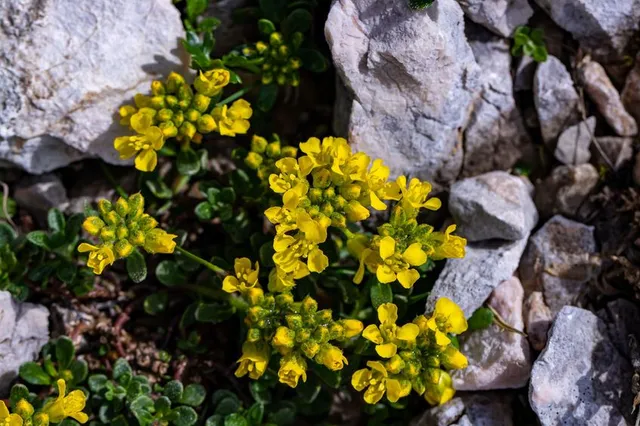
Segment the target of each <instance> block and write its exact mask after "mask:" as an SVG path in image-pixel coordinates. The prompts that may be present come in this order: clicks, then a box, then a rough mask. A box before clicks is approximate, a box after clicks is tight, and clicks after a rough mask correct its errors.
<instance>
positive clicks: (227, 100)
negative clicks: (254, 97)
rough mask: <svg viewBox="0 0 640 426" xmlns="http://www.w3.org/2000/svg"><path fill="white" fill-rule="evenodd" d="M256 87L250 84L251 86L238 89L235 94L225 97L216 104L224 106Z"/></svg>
mask: <svg viewBox="0 0 640 426" xmlns="http://www.w3.org/2000/svg"><path fill="white" fill-rule="evenodd" d="M254 87H255V85H252V86H249V87H245V88H244V89H240V90H238V91H237V92H236V93H234V94H233V95H231V96H229V97H228V98H224V99H223V100H221V101H220V102H218V103H217V104H216V106H217V107H219V106H222V105H226V104H228V103H230V102H233V101H235V100H236V99H238V98H240V97H241V96H242V95H244V94H245V93H248V92H250V91H251V90H253V88H254Z"/></svg>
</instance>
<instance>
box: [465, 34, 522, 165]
mask: <svg viewBox="0 0 640 426" xmlns="http://www.w3.org/2000/svg"><path fill="white" fill-rule="evenodd" d="M465 33H466V34H467V39H468V40H469V44H470V45H471V49H472V50H473V54H474V56H475V58H476V61H477V62H478V65H480V67H481V69H482V74H481V77H480V79H481V89H480V91H479V92H478V94H477V97H476V99H475V101H474V103H473V110H472V112H471V116H470V119H469V123H468V125H467V128H466V130H465V132H464V164H463V170H462V176H475V175H478V174H481V173H485V172H489V171H492V170H507V169H509V168H511V167H513V165H514V164H515V163H516V162H517V161H518V160H519V159H520V158H521V157H522V151H523V150H524V149H525V146H526V145H531V139H530V137H529V134H528V133H527V129H526V128H525V126H524V121H523V120H522V117H521V115H520V112H519V111H518V108H517V107H516V102H515V100H514V98H513V83H512V78H511V58H512V57H511V53H510V51H509V43H508V42H507V41H506V40H505V39H502V38H500V37H497V36H495V35H493V34H491V33H490V32H488V31H487V30H485V29H483V28H481V27H479V26H478V25H475V24H473V23H471V24H469V25H467V28H466V31H465Z"/></svg>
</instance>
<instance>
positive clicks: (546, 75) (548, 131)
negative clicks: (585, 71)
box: [533, 56, 580, 147]
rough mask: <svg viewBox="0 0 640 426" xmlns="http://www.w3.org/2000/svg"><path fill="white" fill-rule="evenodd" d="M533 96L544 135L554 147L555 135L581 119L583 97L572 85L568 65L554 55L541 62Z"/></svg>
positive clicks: (547, 141)
mask: <svg viewBox="0 0 640 426" xmlns="http://www.w3.org/2000/svg"><path fill="white" fill-rule="evenodd" d="M533 95H534V98H533V100H534V102H535V105H536V111H537V112H538V119H539V121H540V130H541V131H542V138H543V139H544V141H545V143H546V144H547V145H549V146H550V147H555V142H556V138H557V137H558V135H560V133H561V132H562V131H563V130H564V129H566V128H567V127H569V126H572V125H574V124H576V123H577V122H578V121H579V120H580V114H579V110H578V103H579V101H580V97H579V96H578V93H577V92H576V89H575V88H574V87H573V80H571V75H570V74H569V71H567V68H566V67H565V66H564V65H563V64H562V62H560V60H559V59H558V58H556V57H555V56H549V58H548V59H547V60H546V61H545V62H543V63H541V64H539V65H538V69H537V70H536V74H535V77H534V80H533Z"/></svg>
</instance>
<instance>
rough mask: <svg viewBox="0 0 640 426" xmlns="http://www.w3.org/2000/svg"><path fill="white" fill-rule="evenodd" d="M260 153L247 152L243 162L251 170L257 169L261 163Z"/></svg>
mask: <svg viewBox="0 0 640 426" xmlns="http://www.w3.org/2000/svg"><path fill="white" fill-rule="evenodd" d="M262 161H263V158H262V155H260V154H258V153H257V152H249V153H248V154H247V156H246V157H245V159H244V163H245V164H246V165H247V167H249V168H250V169H252V170H257V169H258V167H260V165H261V164H262Z"/></svg>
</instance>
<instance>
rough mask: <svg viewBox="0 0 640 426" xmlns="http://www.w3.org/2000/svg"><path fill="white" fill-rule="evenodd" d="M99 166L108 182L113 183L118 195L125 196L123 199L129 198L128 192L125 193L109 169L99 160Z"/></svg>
mask: <svg viewBox="0 0 640 426" xmlns="http://www.w3.org/2000/svg"><path fill="white" fill-rule="evenodd" d="M100 168H101V169H102V173H104V175H105V176H106V178H107V180H108V181H109V183H110V184H111V185H113V187H114V189H115V190H116V192H117V193H118V195H120V196H121V197H122V198H125V199H126V198H129V194H127V192H126V191H125V190H124V189H123V188H122V187H121V186H120V184H118V182H117V181H116V180H115V178H114V177H113V175H112V174H111V172H110V171H109V168H108V167H107V166H105V164H104V163H103V162H102V161H101V162H100Z"/></svg>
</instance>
